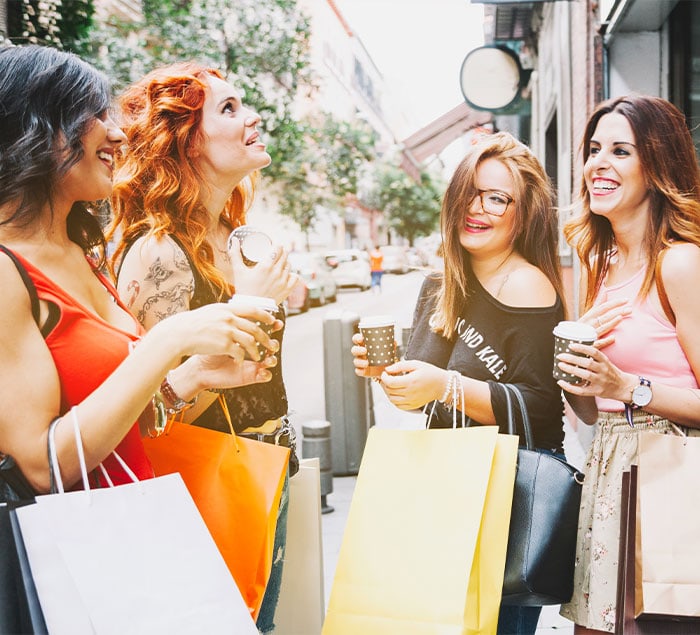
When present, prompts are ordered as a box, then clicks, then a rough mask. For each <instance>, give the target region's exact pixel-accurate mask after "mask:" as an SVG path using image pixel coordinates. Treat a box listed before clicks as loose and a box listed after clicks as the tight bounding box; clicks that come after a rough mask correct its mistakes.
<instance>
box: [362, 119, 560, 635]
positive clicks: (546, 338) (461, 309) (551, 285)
mask: <svg viewBox="0 0 700 635" xmlns="http://www.w3.org/2000/svg"><path fill="white" fill-rule="evenodd" d="M552 198H553V194H552V189H551V186H550V183H549V180H548V178H547V175H546V174H545V172H544V169H543V168H542V165H541V164H540V163H539V161H538V160H537V158H536V157H535V156H534V155H533V154H532V152H530V150H529V149H528V148H527V147H526V146H525V145H524V144H522V143H520V142H519V141H517V140H516V139H515V138H513V137H512V136H511V135H510V134H508V133H504V132H502V133H497V134H494V135H490V136H488V137H485V138H484V139H483V140H482V141H481V142H480V143H479V144H478V145H476V146H474V148H473V149H472V150H471V151H470V152H469V154H468V155H467V156H466V157H465V158H464V159H463V160H462V162H461V163H460V164H459V166H458V167H457V169H456V170H455V173H454V175H453V176H452V179H451V180H450V183H449V185H448V187H447V191H446V193H445V196H444V199H443V203H442V213H441V217H440V225H441V231H442V240H443V243H442V244H443V255H444V263H445V264H444V274H443V275H435V276H430V277H428V278H427V279H426V281H425V283H424V285H423V288H422V290H421V293H420V297H419V299H418V303H417V306H416V310H415V314H414V319H413V329H412V334H411V338H410V341H409V343H408V349H407V352H406V359H405V360H404V361H400V362H398V363H395V364H393V365H391V366H389V367H388V368H387V369H386V371H385V372H384V373H383V374H382V375H381V378H380V381H381V385H382V387H383V388H384V391H385V392H386V394H387V395H388V397H389V399H390V400H391V402H392V403H393V404H394V405H396V406H398V407H399V408H402V409H405V410H411V409H415V408H423V407H425V406H426V404H427V405H428V409H430V410H431V411H433V410H434V412H433V414H432V415H431V416H430V418H429V421H428V425H429V427H436V428H440V427H442V428H444V427H452V425H453V416H454V415H455V410H457V411H460V412H461V413H463V414H464V415H465V416H466V417H469V418H470V419H471V420H472V422H473V423H474V424H476V425H479V424H481V425H498V426H499V428H500V429H501V430H502V431H503V432H504V433H507V430H508V429H507V423H506V422H507V404H506V396H505V394H504V392H503V390H501V389H500V387H499V386H498V384H499V383H501V382H507V383H513V384H516V385H517V386H518V387H519V388H520V390H521V392H522V394H523V396H524V398H525V401H526V404H527V409H528V414H529V417H530V422H531V425H532V431H533V436H534V445H535V446H536V448H537V449H539V450H540V451H543V452H550V453H555V454H558V455H562V454H563V447H562V443H563V439H564V433H563V404H562V400H561V394H560V391H559V389H558V387H557V385H556V383H555V381H554V379H553V378H552V351H553V349H554V339H553V335H552V329H553V328H554V326H555V325H556V324H557V323H558V322H559V321H560V320H562V319H563V317H564V305H563V300H562V298H563V292H562V282H561V273H560V269H559V264H558V257H557V238H558V233H557V214H556V211H555V209H554V208H553V206H552ZM353 342H354V344H355V345H354V346H353V348H352V353H353V355H354V357H355V360H354V363H355V367H356V373H357V374H358V375H360V376H364V375H365V374H366V368H367V359H366V350H365V348H364V346H363V339H362V336H361V335H355V336H354V337H353ZM433 407H434V408H433ZM460 416H461V415H460ZM521 443H522V444H524V443H525V439H524V437H523V435H522V434H521ZM540 610H541V608H540V607H519V606H501V612H500V615H499V622H498V632H499V633H503V634H505V633H508V634H510V633H518V634H526V633H534V632H535V630H536V628H537V621H538V619H539V614H540Z"/></svg>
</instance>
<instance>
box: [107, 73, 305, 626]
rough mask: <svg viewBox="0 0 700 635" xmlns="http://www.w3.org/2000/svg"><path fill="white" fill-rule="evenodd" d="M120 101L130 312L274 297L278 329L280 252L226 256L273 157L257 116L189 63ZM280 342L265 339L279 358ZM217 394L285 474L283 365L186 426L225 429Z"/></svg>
mask: <svg viewBox="0 0 700 635" xmlns="http://www.w3.org/2000/svg"><path fill="white" fill-rule="evenodd" d="M119 103H120V105H121V119H122V122H123V127H124V131H125V133H126V135H127V138H128V142H129V152H128V153H127V154H126V155H125V156H124V157H123V160H122V161H121V162H120V163H119V164H118V168H117V172H116V175H115V186H114V197H113V207H114V221H113V224H112V226H111V230H110V232H109V233H110V235H113V236H118V237H119V241H118V243H117V247H116V250H115V253H114V257H113V263H114V266H115V270H116V273H117V276H118V280H117V288H118V290H119V292H120V294H121V297H122V298H123V300H124V302H126V304H127V306H129V307H130V308H131V309H132V310H133V311H134V313H135V314H136V315H137V316H138V318H139V320H140V322H141V324H142V325H143V326H144V327H145V328H146V329H150V328H152V327H154V326H155V325H157V324H158V323H159V322H160V320H162V319H163V317H164V316H166V315H172V314H175V313H182V312H187V311H188V310H190V309H192V308H195V307H200V306H205V305H208V304H210V303H213V302H219V301H222V300H227V299H229V298H230V297H231V294H233V293H234V292H235V293H236V294H243V295H257V296H266V297H269V298H272V299H273V300H274V302H275V304H277V305H278V306H279V310H278V313H277V315H278V317H279V318H280V319H282V320H283V319H284V311H283V308H282V306H281V303H282V302H283V300H284V299H285V298H286V297H287V295H288V294H289V292H290V291H291V289H292V287H293V285H294V283H295V279H296V276H295V275H294V274H291V273H290V267H289V264H288V263H287V257H286V253H285V251H284V250H283V249H280V248H274V249H273V248H272V247H271V248H270V252H269V254H266V255H264V257H263V258H262V259H261V260H260V261H259V262H258V263H257V264H255V265H253V266H247V265H246V264H245V263H244V261H243V258H242V257H241V254H240V250H239V249H238V248H235V249H233V250H232V251H229V250H228V249H227V242H228V239H229V235H230V234H231V231H232V230H233V229H234V228H237V227H239V226H241V225H244V224H245V222H246V216H245V215H246V211H247V209H248V207H249V205H250V203H251V202H252V198H253V193H254V183H255V180H256V177H257V174H258V172H259V170H261V169H262V168H264V167H266V166H267V165H269V164H270V160H271V159H270V155H269V154H268V153H267V152H266V147H265V144H264V143H263V141H262V139H261V137H260V133H259V131H258V126H259V124H260V117H259V115H258V114H257V113H255V112H253V111H252V110H250V109H249V108H248V107H246V106H245V105H244V104H243V103H242V101H241V97H240V95H239V93H238V91H237V90H236V89H235V88H234V87H233V86H231V85H230V84H229V83H228V82H226V81H225V80H224V78H223V76H222V74H221V73H220V72H219V71H217V70H214V69H210V68H206V67H203V66H200V65H198V64H195V63H180V64H175V65H172V66H168V67H165V68H159V69H156V70H154V71H153V72H151V73H149V74H148V75H146V77H144V78H143V79H142V80H140V81H138V82H137V83H135V84H134V85H132V86H130V87H129V88H127V90H126V91H125V92H124V93H123V94H122V95H121V97H120V100H119ZM235 244H236V245H237V243H235ZM282 333H283V330H279V331H277V332H276V333H275V334H274V335H273V337H274V338H276V339H277V341H278V342H279V344H280V349H279V352H280V353H281V343H282ZM219 392H222V393H223V398H224V399H225V400H226V404H227V407H228V408H227V409H228V411H229V412H230V415H231V417H232V424H233V428H234V430H235V431H236V433H240V434H246V435H252V436H253V437H254V438H256V439H259V440H262V441H267V442H269V443H277V444H283V445H286V446H287V447H290V448H291V451H292V453H291V457H290V466H291V471H290V473H292V474H293V473H294V471H295V466H296V462H297V458H296V455H295V442H294V430H293V428H292V426H291V424H290V423H289V421H288V420H287V418H286V415H287V395H286V391H285V386H284V382H283V379H282V368H281V364H278V365H277V366H276V367H275V368H273V369H272V379H271V380H270V382H268V383H267V384H266V385H265V386H246V387H242V388H235V389H226V390H223V391H219V390H213V391H208V392H207V393H205V394H203V395H202V396H201V397H200V399H199V401H198V403H197V404H195V405H194V406H193V407H192V408H191V409H190V410H189V411H188V412H187V413H186V415H187V417H188V420H189V421H190V422H191V423H193V424H194V425H199V426H203V427H207V428H211V429H214V430H219V431H221V432H228V431H229V427H228V423H227V422H226V419H225V414H224V410H223V408H222V405H221V403H220V401H219V394H218V393H219ZM287 491H288V490H287V488H286V487H285V489H284V492H283V502H282V505H281V511H280V519H279V521H278V532H277V538H276V546H275V564H274V565H273V571H272V574H271V577H270V583H269V584H268V587H267V591H266V595H265V598H264V601H263V605H262V608H261V610H260V614H259V617H258V627H259V628H260V629H261V630H262V631H263V632H268V631H270V630H272V628H273V614H274V607H275V605H276V602H277V594H278V592H279V583H280V576H281V566H282V561H283V558H282V555H283V553H284V535H285V532H286V509H287Z"/></svg>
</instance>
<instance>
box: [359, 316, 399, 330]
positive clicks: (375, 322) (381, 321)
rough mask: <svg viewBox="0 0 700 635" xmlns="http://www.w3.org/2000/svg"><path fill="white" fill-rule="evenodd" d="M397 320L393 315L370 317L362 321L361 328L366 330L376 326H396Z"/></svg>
mask: <svg viewBox="0 0 700 635" xmlns="http://www.w3.org/2000/svg"><path fill="white" fill-rule="evenodd" d="M395 322H396V320H394V318H393V316H391V315H370V316H368V317H363V318H362V319H361V320H360V325H359V326H360V328H361V329H366V328H372V327H376V326H394V323H395Z"/></svg>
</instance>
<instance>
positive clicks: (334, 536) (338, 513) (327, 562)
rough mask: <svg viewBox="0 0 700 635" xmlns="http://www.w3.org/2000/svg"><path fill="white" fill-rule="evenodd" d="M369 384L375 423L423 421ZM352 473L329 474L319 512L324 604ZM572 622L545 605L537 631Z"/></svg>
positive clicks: (571, 440) (408, 425)
mask: <svg viewBox="0 0 700 635" xmlns="http://www.w3.org/2000/svg"><path fill="white" fill-rule="evenodd" d="M371 385H372V393H373V397H374V414H375V420H376V426H377V427H384V428H394V427H400V428H402V429H420V428H422V427H424V425H425V417H424V415H423V414H415V413H410V412H403V411H401V410H399V409H398V408H395V407H394V406H393V405H392V404H391V403H390V402H389V401H388V400H387V398H386V396H385V395H384V392H383V391H382V390H381V388H379V387H377V386H375V385H374V383H372V384H371ZM567 432H568V434H567V440H566V441H565V446H566V448H565V449H566V453H567V456H568V457H569V461H570V462H571V463H572V464H574V465H577V466H579V467H580V465H581V464H582V462H583V449H582V448H581V447H580V444H578V442H577V439H576V435H575V433H573V431H571V430H570V431H567ZM355 481H356V477H354V476H344V477H337V476H336V477H334V478H333V491H332V492H331V493H330V494H328V496H327V503H328V505H330V506H331V507H333V508H334V511H333V512H331V513H328V514H323V516H322V531H323V567H324V593H325V598H326V606H328V600H329V598H330V593H331V588H332V585H333V576H334V574H335V567H336V563H337V561H338V554H339V552H340V545H341V543H342V539H343V530H344V528H345V521H346V519H347V515H348V511H349V509H350V502H351V500H352V494H353V491H354V488H355ZM573 632H574V628H573V624H572V623H571V622H570V621H569V620H567V619H564V618H563V617H561V616H560V615H559V607H558V606H545V607H544V608H543V609H542V615H541V617H540V621H539V625H538V628H537V633H538V634H540V633H541V634H542V635H544V634H545V633H547V634H553V633H557V634H560V635H573Z"/></svg>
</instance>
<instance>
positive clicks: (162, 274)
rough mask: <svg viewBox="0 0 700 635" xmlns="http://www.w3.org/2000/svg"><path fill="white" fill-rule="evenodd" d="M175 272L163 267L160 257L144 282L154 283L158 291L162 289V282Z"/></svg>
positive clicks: (150, 268)
mask: <svg viewBox="0 0 700 635" xmlns="http://www.w3.org/2000/svg"><path fill="white" fill-rule="evenodd" d="M172 275H173V272H172V271H171V270H170V269H168V268H166V267H165V266H164V265H163V262H162V261H161V259H160V256H159V257H158V258H156V260H155V262H154V263H153V264H152V265H151V266H150V267H149V268H148V273H147V274H146V277H145V278H144V280H145V281H146V282H153V284H154V285H155V287H156V290H157V289H160V285H161V282H165V281H166V280H167V279H168V278H170V276H172Z"/></svg>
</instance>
